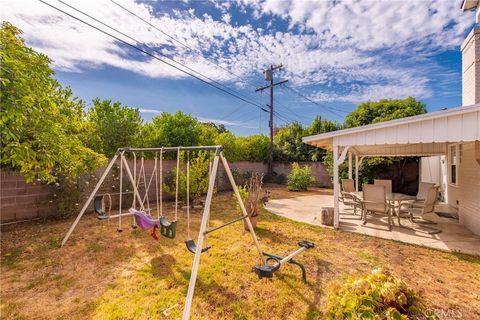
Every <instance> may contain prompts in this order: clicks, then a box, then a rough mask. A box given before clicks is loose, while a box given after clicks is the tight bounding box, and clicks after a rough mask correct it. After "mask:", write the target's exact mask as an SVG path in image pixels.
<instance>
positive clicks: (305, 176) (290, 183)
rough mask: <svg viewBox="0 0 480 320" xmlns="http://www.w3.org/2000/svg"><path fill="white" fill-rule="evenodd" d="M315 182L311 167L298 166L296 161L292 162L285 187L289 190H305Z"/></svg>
mask: <svg viewBox="0 0 480 320" xmlns="http://www.w3.org/2000/svg"><path fill="white" fill-rule="evenodd" d="M314 182H315V178H314V177H313V176H312V168H311V167H310V166H304V167H303V168H300V166H299V165H298V163H297V162H294V163H293V164H292V171H290V173H289V174H288V178H287V187H288V190H290V191H305V190H307V188H308V187H309V186H311V185H312V184H313V183H314Z"/></svg>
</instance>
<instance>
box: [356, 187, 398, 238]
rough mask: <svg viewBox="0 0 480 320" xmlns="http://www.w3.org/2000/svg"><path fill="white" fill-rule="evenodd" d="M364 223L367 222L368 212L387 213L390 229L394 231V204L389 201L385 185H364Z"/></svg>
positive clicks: (362, 201)
mask: <svg viewBox="0 0 480 320" xmlns="http://www.w3.org/2000/svg"><path fill="white" fill-rule="evenodd" d="M361 203H362V205H363V224H366V223H367V215H368V214H375V213H380V214H385V215H387V216H388V230H389V231H392V225H393V221H392V206H391V205H390V204H389V203H388V202H387V197H386V192H385V186H379V185H374V184H364V185H363V200H361Z"/></svg>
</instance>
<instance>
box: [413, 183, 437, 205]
mask: <svg viewBox="0 0 480 320" xmlns="http://www.w3.org/2000/svg"><path fill="white" fill-rule="evenodd" d="M433 186H435V183H431V182H421V181H420V183H419V184H418V193H417V201H424V200H425V199H426V198H427V193H428V190H430V188H431V187H433Z"/></svg>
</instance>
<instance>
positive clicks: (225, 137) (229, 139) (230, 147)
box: [215, 132, 243, 161]
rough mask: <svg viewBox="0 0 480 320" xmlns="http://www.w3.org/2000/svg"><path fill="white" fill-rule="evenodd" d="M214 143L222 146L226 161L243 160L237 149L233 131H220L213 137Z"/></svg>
mask: <svg viewBox="0 0 480 320" xmlns="http://www.w3.org/2000/svg"><path fill="white" fill-rule="evenodd" d="M215 144H216V145H221V146H223V153H224V154H225V157H226V158H227V159H228V161H238V160H243V159H241V155H240V153H239V150H238V145H237V138H236V137H235V135H234V134H233V133H231V132H223V133H220V134H219V135H218V136H217V137H216V139H215Z"/></svg>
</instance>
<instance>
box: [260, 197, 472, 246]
mask: <svg viewBox="0 0 480 320" xmlns="http://www.w3.org/2000/svg"><path fill="white" fill-rule="evenodd" d="M332 206H333V195H311V196H300V197H296V198H288V199H273V200H270V201H269V202H268V203H267V204H266V206H265V208H266V209H267V210H268V211H269V212H271V213H274V214H277V215H279V216H283V217H286V218H288V219H292V220H296V221H300V222H305V223H308V224H312V225H318V226H322V225H321V224H320V211H321V208H322V207H332ZM425 218H426V219H428V220H432V221H435V222H437V223H438V224H437V225H435V227H436V228H439V229H441V230H442V232H441V233H438V234H433V235H430V234H427V233H425V232H421V231H422V227H421V226H419V225H418V224H413V223H411V222H410V221H409V220H408V219H402V220H401V222H402V226H403V227H399V226H398V223H397V220H396V217H395V219H394V223H395V226H394V227H393V229H392V231H388V223H387V218H386V216H376V217H372V216H369V219H368V222H367V224H366V225H362V220H361V219H360V214H359V213H357V215H354V214H353V210H352V209H350V208H347V207H345V206H344V205H343V204H342V203H340V225H339V229H340V230H342V231H350V232H355V233H360V234H365V235H369V236H373V237H378V238H383V239H389V240H397V241H401V242H405V243H411V244H416V245H421V246H426V247H430V248H434V249H440V250H446V251H457V252H463V253H469V254H475V255H480V236H477V235H475V234H473V233H472V232H470V231H469V230H468V229H467V228H465V227H464V226H462V225H460V224H459V223H458V221H456V220H454V219H450V218H443V217H440V216H438V215H436V214H435V213H433V212H432V213H429V214H427V215H425Z"/></svg>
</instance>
